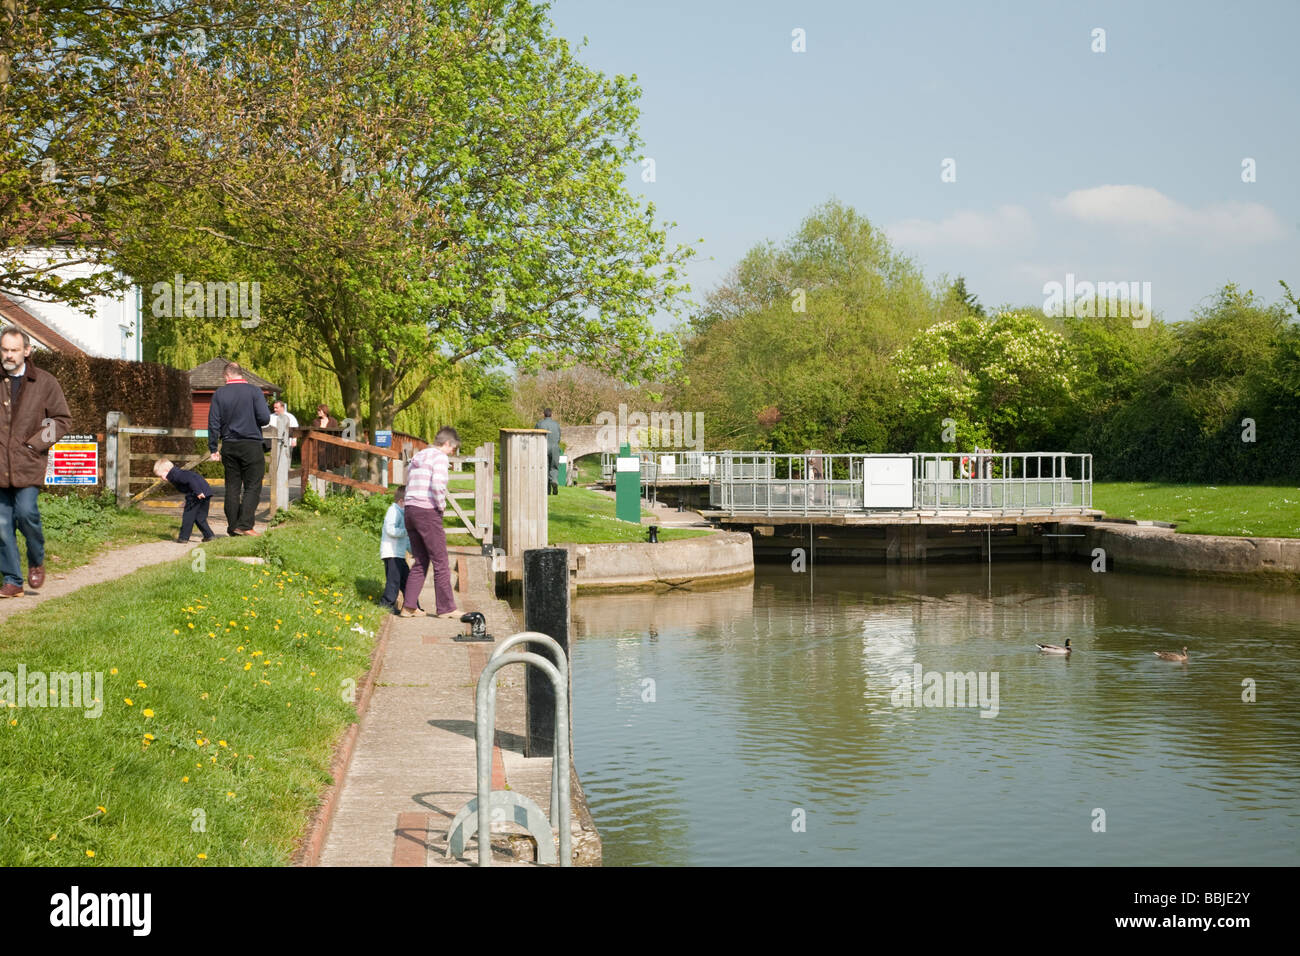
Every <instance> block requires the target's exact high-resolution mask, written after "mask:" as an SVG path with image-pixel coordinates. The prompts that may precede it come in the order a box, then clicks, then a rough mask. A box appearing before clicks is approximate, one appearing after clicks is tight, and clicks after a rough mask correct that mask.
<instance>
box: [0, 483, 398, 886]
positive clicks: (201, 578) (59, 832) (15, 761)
mask: <svg viewBox="0 0 1300 956" xmlns="http://www.w3.org/2000/svg"><path fill="white" fill-rule="evenodd" d="M360 537H361V536H360V535H359V534H358V533H357V531H356V530H355V529H350V528H348V527H347V526H346V525H344V524H343V523H341V522H340V521H338V520H337V519H335V518H332V517H328V516H320V517H317V516H313V515H311V514H310V513H309V512H304V511H303V510H301V509H300V510H299V511H298V512H297V513H296V515H295V517H292V518H290V519H289V520H288V521H287V522H286V523H285V524H284V525H282V526H281V527H279V528H277V529H276V530H275V531H274V532H273V533H272V534H270V535H269V536H266V537H262V538H257V539H253V540H250V539H247V538H245V539H229V540H225V541H217V542H212V543H211V545H210V546H208V547H206V548H205V549H204V553H203V560H202V561H199V560H198V556H197V555H194V554H193V553H192V552H190V551H186V550H185V549H181V548H180V547H179V546H177V559H176V561H174V562H170V563H168V564H164V565H158V566H155V567H151V568H146V569H143V570H141V571H138V572H135V573H134V574H131V575H128V576H127V577H125V578H121V579H118V580H116V581H112V582H108V583H105V584H102V585H98V586H95V587H89V588H84V589H82V590H80V591H78V592H77V593H76V594H73V595H69V596H68V597H65V598H60V599H55V600H51V601H48V602H46V603H45V604H42V605H41V606H40V607H36V608H33V609H32V610H31V611H26V612H24V613H22V614H19V615H16V616H14V617H12V618H10V619H9V620H8V621H7V622H6V624H5V627H4V628H3V630H2V631H0V672H4V673H3V674H0V696H6V695H7V699H6V700H5V702H4V705H3V707H0V713H3V715H4V716H3V718H0V720H2V721H3V722H2V723H0V793H4V795H5V811H4V813H3V814H2V815H0V865H4V866H15V865H17V866H69V865H108V866H176V865H209V866H247V865H275V864H286V863H288V862H289V859H290V855H291V853H292V851H293V849H294V846H295V843H296V840H297V839H298V837H299V836H300V835H301V834H302V832H303V831H304V829H305V826H306V824H307V820H308V816H309V814H310V812H311V811H312V809H313V808H314V807H315V806H316V804H317V801H318V799H319V795H320V793H321V792H322V790H323V789H324V788H325V787H326V786H327V785H328V784H329V782H330V777H329V773H328V768H329V761H330V758H331V755H332V752H333V746H334V743H335V741H336V740H337V739H338V738H339V736H340V735H341V734H342V733H343V731H344V730H345V729H346V728H347V726H348V725H349V724H350V723H352V721H353V720H355V717H356V714H355V710H354V708H353V705H352V704H351V703H350V700H349V698H350V695H351V693H352V689H353V688H354V687H355V686H356V684H357V682H359V681H360V679H361V678H362V676H363V675H364V673H365V670H366V668H367V666H368V657H369V654H370V651H371V649H372V647H373V643H374V637H373V634H372V633H362V632H360V631H358V630H354V628H358V627H360V628H361V629H363V631H365V632H374V631H375V630H376V629H377V628H378V625H379V622H380V620H381V617H380V610H379V609H378V608H377V606H376V605H375V604H374V603H373V596H374V595H376V594H377V593H379V591H380V590H381V589H382V579H383V574H382V565H381V564H380V561H379V558H378V552H377V548H378V545H377V539H376V540H375V541H374V542H372V541H370V540H366V541H364V542H362V541H360V540H359V538H360ZM371 544H374V545H375V546H374V547H371ZM221 553H245V554H248V553H253V554H261V555H262V556H263V557H265V558H266V559H267V560H268V564H266V565H253V566H250V565H247V564H243V563H239V562H235V561H227V560H221V559H220V558H219V557H218V554H221ZM20 665H22V666H23V667H25V669H26V672H27V674H28V680H29V688H30V680H31V676H32V675H33V674H34V673H35V672H42V673H50V672H54V671H62V672H91V673H92V674H95V673H98V674H99V675H100V676H101V679H102V697H101V699H100V701H99V702H97V703H96V702H92V701H87V700H83V701H81V702H80V705H81V706H78V707H69V706H61V707H48V708H47V707H38V706H23V707H17V706H15V702H16V681H15V678H14V676H13V675H15V674H16V672H17V670H18V668H19V666H20ZM6 675H8V676H7V678H6ZM92 682H93V679H92ZM40 699H42V698H41V695H39V694H36V692H35V690H32V689H29V691H28V697H27V699H26V700H27V702H28V703H31V702H32V701H33V700H40ZM101 707H102V713H100V714H99V715H98V716H87V713H89V714H92V715H93V714H94V713H95V711H96V710H98V709H100V708H101Z"/></svg>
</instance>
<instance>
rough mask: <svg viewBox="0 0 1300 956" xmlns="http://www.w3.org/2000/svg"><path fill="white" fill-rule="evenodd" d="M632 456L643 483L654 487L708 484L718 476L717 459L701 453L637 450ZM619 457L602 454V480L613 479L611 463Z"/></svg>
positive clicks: (608, 453) (709, 454)
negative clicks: (659, 485) (638, 467)
mask: <svg viewBox="0 0 1300 956" xmlns="http://www.w3.org/2000/svg"><path fill="white" fill-rule="evenodd" d="M633 457H636V458H639V459H640V461H641V481H642V483H643V484H644V483H649V484H655V483H659V482H663V483H671V482H680V481H708V480H710V479H711V478H713V477H714V476H715V475H716V474H717V468H718V456H717V454H715V453H713V452H702V451H637V452H634V453H633ZM617 458H618V455H615V454H613V453H612V452H602V453H601V456H600V474H601V478H602V480H604V481H606V482H611V481H613V480H614V461H615V459H617Z"/></svg>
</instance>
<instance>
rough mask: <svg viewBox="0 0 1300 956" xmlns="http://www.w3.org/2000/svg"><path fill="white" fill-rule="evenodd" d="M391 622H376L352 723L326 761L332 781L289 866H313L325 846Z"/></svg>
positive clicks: (390, 618)
mask: <svg viewBox="0 0 1300 956" xmlns="http://www.w3.org/2000/svg"><path fill="white" fill-rule="evenodd" d="M392 624H393V616H392V615H391V614H385V615H384V620H383V623H382V624H380V625H379V640H378V641H376V642H375V649H374V651H372V652H371V654H370V669H369V670H368V671H366V676H365V677H364V678H362V681H361V692H360V693H359V694H358V695H357V719H356V722H355V723H353V724H351V725H350V726H349V727H348V729H347V730H346V731H344V732H343V736H342V738H340V740H339V742H338V744H337V745H336V746H335V748H334V757H333V759H332V760H331V761H330V776H331V777H332V778H333V779H334V782H333V783H332V784H330V785H329V786H328V787H327V788H326V789H325V792H324V793H323V794H322V795H321V799H320V803H319V804H318V805H317V806H316V809H315V810H313V811H312V815H311V819H310V821H309V822H308V824H307V832H306V833H305V834H303V837H302V839H301V840H300V841H299V843H298V846H297V848H296V849H295V850H294V852H293V856H292V857H291V859H290V865H292V866H317V865H319V863H320V857H321V851H322V850H324V848H325V838H326V837H328V836H329V831H330V823H332V822H333V820H334V811H335V810H337V809H338V804H339V796H340V795H341V794H342V791H343V779H344V777H345V776H346V775H347V772H348V767H349V766H350V765H351V764H352V753H353V751H355V750H356V745H357V737H358V736H359V735H360V734H361V722H362V721H363V720H364V719H365V716H366V712H367V711H368V710H369V709H370V698H371V696H373V694H374V690H375V679H376V678H377V677H378V675H379V666H380V664H381V663H382V662H383V659H384V652H385V651H386V650H387V649H388V635H389V632H390V631H391V630H392Z"/></svg>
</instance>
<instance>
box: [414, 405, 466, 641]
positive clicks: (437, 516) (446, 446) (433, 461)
mask: <svg viewBox="0 0 1300 956" xmlns="http://www.w3.org/2000/svg"><path fill="white" fill-rule="evenodd" d="M459 448H460V435H458V434H456V429H454V428H441V429H439V430H438V434H437V435H435V436H434V439H433V444H432V445H430V446H429V447H428V448H422V449H420V450H419V451H418V452H416V453H415V457H413V458H412V459H411V464H410V466H409V468H408V470H407V479H406V506H405V516H406V533H407V535H408V536H409V537H410V539H411V554H412V556H413V557H414V558H415V563H414V564H413V565H412V566H411V571H410V574H409V575H407V578H406V590H405V592H404V595H403V597H402V617H419V616H421V615H423V614H425V613H426V612H425V611H424V609H423V608H421V607H420V592H421V591H422V590H424V579H425V577H426V576H427V575H428V567H429V564H430V563H432V564H433V593H434V596H435V600H436V601H437V608H436V612H437V615H438V617H448V618H453V617H459V616H460V611H458V610H457V609H456V598H455V596H454V595H453V594H452V591H451V562H450V561H448V560H447V534H446V532H445V531H444V530H443V527H442V513H443V511H444V510H445V509H446V507H447V478H448V476H447V472H448V469H449V467H450V464H451V463H450V462H449V461H448V460H447V456H448V455H454V454H456V451H457V449H459Z"/></svg>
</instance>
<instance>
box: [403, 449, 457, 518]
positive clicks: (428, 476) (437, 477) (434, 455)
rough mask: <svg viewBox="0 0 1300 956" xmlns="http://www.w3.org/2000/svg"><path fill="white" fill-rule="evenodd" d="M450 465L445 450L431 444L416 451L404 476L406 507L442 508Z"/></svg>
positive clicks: (444, 502)
mask: <svg viewBox="0 0 1300 956" xmlns="http://www.w3.org/2000/svg"><path fill="white" fill-rule="evenodd" d="M450 465H451V462H449V461H448V460H447V454H446V452H443V451H440V450H438V449H437V448H435V447H434V446H432V445H430V446H429V447H428V448H422V449H421V450H420V451H418V452H416V453H415V457H413V458H412V459H411V467H410V469H409V471H408V472H407V476H406V507H408V508H433V509H435V510H437V511H442V510H444V509H445V508H446V507H447V471H448V468H449V467H450Z"/></svg>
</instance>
